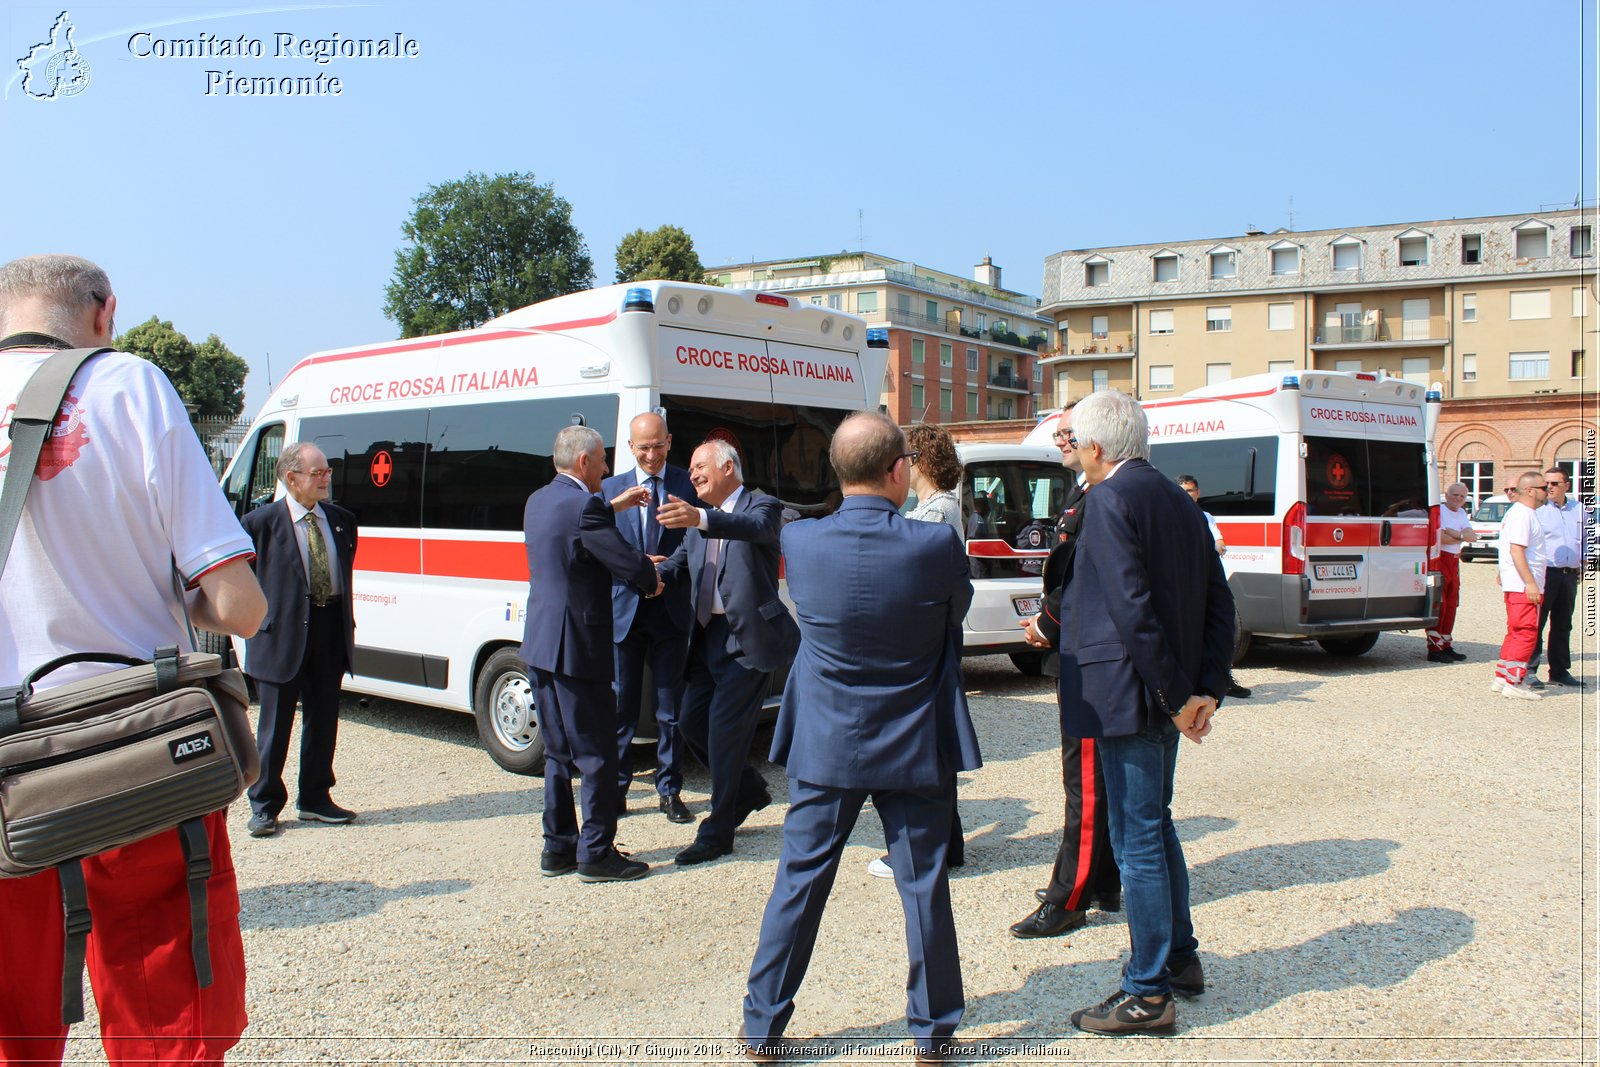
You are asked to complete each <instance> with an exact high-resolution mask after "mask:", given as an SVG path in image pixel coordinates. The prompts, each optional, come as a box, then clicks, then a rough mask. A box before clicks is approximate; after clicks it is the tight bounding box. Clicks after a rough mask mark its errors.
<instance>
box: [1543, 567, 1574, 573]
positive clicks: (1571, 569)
mask: <svg viewBox="0 0 1600 1067" xmlns="http://www.w3.org/2000/svg"><path fill="white" fill-rule="evenodd" d="M1550 569H1551V570H1553V571H1555V572H1556V573H1558V574H1577V573H1578V568H1576V567H1551V568H1550Z"/></svg>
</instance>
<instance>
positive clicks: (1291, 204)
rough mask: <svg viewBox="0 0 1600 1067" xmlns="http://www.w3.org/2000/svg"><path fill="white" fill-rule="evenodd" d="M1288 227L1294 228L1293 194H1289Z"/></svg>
mask: <svg viewBox="0 0 1600 1067" xmlns="http://www.w3.org/2000/svg"><path fill="white" fill-rule="evenodd" d="M1289 229H1291V230H1292V229H1294V194H1293V193H1290V194H1289Z"/></svg>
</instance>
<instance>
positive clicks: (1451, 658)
mask: <svg viewBox="0 0 1600 1067" xmlns="http://www.w3.org/2000/svg"><path fill="white" fill-rule="evenodd" d="M1466 502H1467V487H1466V485H1465V484H1464V483H1462V482H1456V483H1455V484H1453V485H1451V486H1449V487H1447V488H1446V489H1445V491H1444V503H1443V504H1441V505H1440V507H1439V574H1440V576H1441V577H1443V578H1444V595H1443V596H1442V597H1440V599H1439V626H1438V628H1437V629H1434V630H1429V631H1428V662H1429V663H1453V662H1455V661H1456V660H1458V659H1466V658H1467V657H1466V656H1464V655H1462V654H1461V653H1460V652H1457V651H1456V650H1455V648H1454V647H1453V646H1452V645H1451V643H1450V634H1451V631H1453V630H1454V629H1455V626H1456V607H1457V606H1458V605H1459V604H1460V603H1461V546H1462V545H1464V544H1466V543H1467V542H1468V541H1476V540H1477V539H1478V535H1477V534H1476V533H1474V532H1473V529H1472V522H1471V520H1470V519H1469V518H1468V516H1467V509H1466V507H1465V504H1466Z"/></svg>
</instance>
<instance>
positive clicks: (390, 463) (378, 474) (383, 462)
mask: <svg viewBox="0 0 1600 1067" xmlns="http://www.w3.org/2000/svg"><path fill="white" fill-rule="evenodd" d="M393 474H394V457H393V456H391V455H389V453H387V452H379V453H378V454H377V455H375V456H373V457H372V484H373V485H375V486H377V487H378V488H379V489H382V488H383V487H384V486H386V485H388V484H389V478H390V476H392V475H393Z"/></svg>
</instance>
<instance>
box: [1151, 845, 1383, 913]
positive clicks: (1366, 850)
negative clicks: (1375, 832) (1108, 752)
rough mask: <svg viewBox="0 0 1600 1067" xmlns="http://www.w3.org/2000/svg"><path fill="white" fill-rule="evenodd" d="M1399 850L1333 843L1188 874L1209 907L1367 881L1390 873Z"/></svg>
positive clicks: (1276, 849)
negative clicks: (1243, 896)
mask: <svg viewBox="0 0 1600 1067" xmlns="http://www.w3.org/2000/svg"><path fill="white" fill-rule="evenodd" d="M1182 836H1183V833H1182V830H1181V829H1180V831H1179V837H1180V838H1181V837H1182ZM1399 847H1400V843H1399V842H1398V841H1386V840H1384V839H1382V838H1362V839H1356V840H1352V839H1349V838H1329V839H1325V840H1321V841H1297V842H1295V843H1294V844H1292V845H1260V846H1258V847H1256V848H1247V849H1244V850H1242V851H1240V852H1230V853H1228V854H1227V855H1225V856H1218V857H1217V858H1216V859H1214V860H1208V861H1207V862H1205V863H1202V864H1200V865H1199V866H1197V867H1191V868H1190V869H1189V899H1190V902H1191V903H1193V904H1207V903H1210V902H1211V901H1213V900H1221V899H1222V898H1224V897H1231V896H1237V895H1238V894H1240V893H1254V892H1259V891H1264V890H1273V889H1281V888H1283V887H1284V886H1290V885H1320V884H1324V883H1328V882H1346V881H1350V880H1351V879H1354V878H1367V877H1369V876H1371V875H1375V874H1382V873H1383V872H1384V871H1387V870H1388V869H1389V853H1390V852H1392V851H1394V850H1395V849H1397V848H1399Z"/></svg>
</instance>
